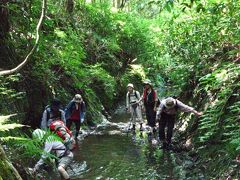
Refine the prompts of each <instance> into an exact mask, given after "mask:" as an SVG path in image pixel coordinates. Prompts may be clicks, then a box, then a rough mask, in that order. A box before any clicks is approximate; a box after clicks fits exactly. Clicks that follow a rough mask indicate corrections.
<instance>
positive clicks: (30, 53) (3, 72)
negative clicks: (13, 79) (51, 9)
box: [0, 0, 47, 76]
mask: <svg viewBox="0 0 240 180" xmlns="http://www.w3.org/2000/svg"><path fill="white" fill-rule="evenodd" d="M46 2H47V0H42V12H41V17H40V19H39V21H38V24H37V28H36V41H35V44H34V46H33V48H32V49H31V51H30V52H29V53H28V55H27V56H26V58H25V59H24V61H23V62H22V63H21V64H19V65H18V66H17V67H15V68H13V69H10V70H3V71H0V76H4V75H9V74H13V73H15V72H17V71H19V70H20V69H21V68H22V67H23V66H25V65H26V64H27V61H28V60H29V58H30V56H31V55H32V54H33V53H34V51H35V50H36V48H37V46H38V42H39V29H40V27H41V25H42V22H43V19H44V16H45V8H46Z"/></svg>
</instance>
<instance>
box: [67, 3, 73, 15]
mask: <svg viewBox="0 0 240 180" xmlns="http://www.w3.org/2000/svg"><path fill="white" fill-rule="evenodd" d="M73 8H74V0H67V1H66V11H67V13H69V14H71V13H72V12H73Z"/></svg>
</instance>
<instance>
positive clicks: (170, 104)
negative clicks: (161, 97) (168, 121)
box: [164, 97, 176, 109]
mask: <svg viewBox="0 0 240 180" xmlns="http://www.w3.org/2000/svg"><path fill="white" fill-rule="evenodd" d="M175 105H176V100H175V99H173V98H172V97H168V98H167V99H165V101H164V106H165V107H166V108H167V109H170V108H173V107H174V106H175Z"/></svg>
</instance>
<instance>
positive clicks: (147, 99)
mask: <svg viewBox="0 0 240 180" xmlns="http://www.w3.org/2000/svg"><path fill="white" fill-rule="evenodd" d="M143 84H144V91H143V95H142V97H141V99H140V100H143V104H144V110H145V112H146V117H147V125H149V126H150V127H152V129H153V133H155V132H156V129H155V126H156V110H157V104H158V97H157V92H156V91H155V90H154V89H153V86H152V83H151V81H150V80H148V79H147V80H145V81H144V82H143Z"/></svg>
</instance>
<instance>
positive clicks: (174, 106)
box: [156, 97, 203, 149]
mask: <svg viewBox="0 0 240 180" xmlns="http://www.w3.org/2000/svg"><path fill="white" fill-rule="evenodd" d="M178 110H180V111H183V112H191V113H194V114H195V115H196V116H201V115H202V114H203V113H202V112H198V111H196V110H194V108H192V107H190V106H187V105H185V104H183V103H182V102H181V101H179V100H177V99H174V98H172V97H168V98H166V99H163V100H162V101H161V104H160V106H159V109H158V111H157V117H156V119H157V120H158V121H159V139H160V141H161V144H162V148H167V149H169V148H170V146H171V142H172V135H173V128H174V124H175V121H176V115H177V112H178ZM166 127H167V138H165V128H166Z"/></svg>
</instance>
